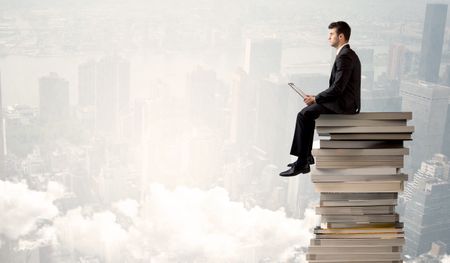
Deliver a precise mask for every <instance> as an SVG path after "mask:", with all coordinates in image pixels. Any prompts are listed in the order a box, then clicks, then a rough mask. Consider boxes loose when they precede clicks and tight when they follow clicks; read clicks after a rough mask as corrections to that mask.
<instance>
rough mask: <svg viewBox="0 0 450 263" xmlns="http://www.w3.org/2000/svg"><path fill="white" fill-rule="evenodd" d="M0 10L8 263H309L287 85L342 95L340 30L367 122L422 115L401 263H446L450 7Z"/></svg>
mask: <svg viewBox="0 0 450 263" xmlns="http://www.w3.org/2000/svg"><path fill="white" fill-rule="evenodd" d="M0 2H1V6H2V10H1V11H0V185H1V189H2V190H1V191H0V221H1V222H2V224H1V225H0V262H5V263H10V262H11V263H56V262H57V263H60V262H62V263H116V262H139V263H140V262H155V263H161V262H243V263H263V262H265V263H269V262H291V263H294V262H307V261H306V257H305V254H306V251H307V248H308V244H309V240H310V238H311V237H312V235H313V231H312V229H313V228H314V227H315V226H316V225H317V222H318V221H319V216H318V215H316V214H315V212H314V207H315V206H316V205H317V203H318V200H319V195H318V193H316V192H315V191H314V187H313V185H312V183H311V178H310V176H309V175H299V176H296V177H290V178H283V177H280V176H278V174H279V173H280V172H281V171H284V170H285V169H286V165H287V164H288V163H290V162H292V161H293V160H294V159H293V158H294V157H293V156H290V155H289V149H290V144H291V142H292V134H293V130H294V128H295V117H296V115H297V113H298V112H299V111H300V110H301V109H302V108H303V107H304V106H305V104H304V102H303V100H302V99H301V97H299V96H298V95H297V94H296V93H295V92H294V91H293V90H291V89H290V88H289V86H288V85H287V83H288V82H293V83H295V84H296V85H297V86H299V87H301V88H302V89H303V90H304V91H305V92H306V93H308V94H317V93H319V92H320V91H322V90H324V89H326V88H328V81H329V76H330V71H331V67H332V65H333V62H334V56H335V50H334V49H333V48H332V47H330V46H329V44H328V41H327V36H328V25H329V24H330V23H331V22H334V21H339V20H343V21H346V22H348V23H349V25H350V26H351V27H352V34H351V38H350V45H351V47H352V49H354V50H355V51H356V53H357V54H358V56H359V58H360V60H361V65H362V86H361V90H362V92H361V100H362V101H361V105H362V109H361V112H402V111H403V112H412V116H413V117H412V120H411V121H410V125H412V126H414V127H415V131H414V133H413V140H412V141H411V142H409V144H408V145H407V147H409V149H410V154H409V156H406V157H405V168H404V169H403V170H404V172H405V173H407V174H409V179H408V183H407V185H406V187H405V191H404V193H403V194H401V195H399V203H398V206H397V210H398V211H397V212H398V213H399V214H400V217H401V220H402V221H403V222H404V228H405V235H406V238H405V239H406V243H405V246H404V251H403V256H404V259H405V262H410V263H413V262H444V263H445V262H450V203H449V202H448V200H449V199H450V160H449V158H450V106H449V105H450V19H448V5H449V4H450V3H449V2H448V1H440V2H439V3H435V2H429V1H426V0H412V1H407V2H405V1H400V0H390V1H387V0H378V1H361V0H347V1H344V2H342V1H340V2H339V1H331V0H323V1H308V0H304V1H303V0H302V1H296V0H279V1H274V0H260V1H256V0H247V1H236V0H229V1H224V0H211V1H194V0H185V1H178V0H169V1H165V2H162V1H154V0H147V1H145V0H130V1H123V0H110V1H107V0H95V1H87V0H79V1H69V0H59V1H57V0H42V1H33V0H16V1H13V0H0ZM317 143H318V135H317V134H316V135H315V144H317Z"/></svg>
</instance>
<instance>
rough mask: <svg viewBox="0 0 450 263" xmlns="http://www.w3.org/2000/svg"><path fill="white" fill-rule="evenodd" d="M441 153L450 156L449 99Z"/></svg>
mask: <svg viewBox="0 0 450 263" xmlns="http://www.w3.org/2000/svg"><path fill="white" fill-rule="evenodd" d="M442 144H443V146H442V153H443V154H445V155H447V156H450V98H449V100H448V106H447V119H446V121H445V131H444V142H443V143H442Z"/></svg>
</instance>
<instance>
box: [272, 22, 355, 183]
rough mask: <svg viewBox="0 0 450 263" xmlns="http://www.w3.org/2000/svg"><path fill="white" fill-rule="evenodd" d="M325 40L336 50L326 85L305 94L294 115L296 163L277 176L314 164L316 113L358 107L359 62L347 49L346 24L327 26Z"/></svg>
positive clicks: (352, 111)
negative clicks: (303, 106) (295, 116)
mask: <svg viewBox="0 0 450 263" xmlns="http://www.w3.org/2000/svg"><path fill="white" fill-rule="evenodd" d="M328 29H329V32H328V41H329V42H330V45H331V46H332V47H334V48H336V49H337V52H336V59H335V61H334V64H333V69H332V71H331V76H330V81H329V85H330V86H329V88H328V89H326V90H324V91H322V92H321V93H319V94H318V95H317V96H310V95H308V96H306V97H305V98H304V102H305V103H306V104H307V106H306V107H305V108H303V109H302V111H300V112H299V113H298V115H297V123H296V125H295V133H294V139H293V141H292V147H291V155H294V156H297V157H298V159H297V161H296V162H294V163H291V164H288V166H290V167H291V168H290V169H289V170H287V171H284V172H282V173H280V176H295V175H297V174H300V173H309V172H310V167H309V165H310V164H314V158H313V157H312V155H311V149H312V143H313V138H314V128H315V125H316V122H315V120H316V119H317V118H318V117H319V116H320V114H332V113H337V114H355V113H358V112H359V109H360V107H361V63H360V61H359V58H358V56H357V55H356V53H355V52H354V51H353V50H352V49H350V45H349V44H348V41H349V39H350V33H351V29H350V26H349V25H348V24H347V23H346V22H343V21H338V22H333V23H331V24H330V25H329V26H328Z"/></svg>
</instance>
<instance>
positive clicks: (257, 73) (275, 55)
mask: <svg viewBox="0 0 450 263" xmlns="http://www.w3.org/2000/svg"><path fill="white" fill-rule="evenodd" d="M280 68H281V40H280V39H276V38H264V39H258V40H255V39H247V42H246V46H245V60H244V70H245V71H246V72H247V74H249V76H251V77H259V78H260V77H268V76H269V75H270V74H277V73H279V72H280Z"/></svg>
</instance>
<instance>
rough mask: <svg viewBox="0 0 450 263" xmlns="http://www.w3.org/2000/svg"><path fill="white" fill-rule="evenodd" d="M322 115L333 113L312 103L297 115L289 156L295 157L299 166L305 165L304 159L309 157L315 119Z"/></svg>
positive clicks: (305, 160)
mask: <svg viewBox="0 0 450 263" xmlns="http://www.w3.org/2000/svg"><path fill="white" fill-rule="evenodd" d="M324 113H334V112H333V111H331V110H329V109H327V108H325V107H324V106H322V105H320V104H317V103H314V104H312V105H309V106H306V107H304V108H303V109H302V110H301V111H300V112H299V113H298V114H297V122H296V124H295V132H294V139H293V140H292V146H291V155H294V156H297V157H298V158H299V161H300V162H301V164H306V162H307V159H306V158H307V157H308V156H309V155H311V149H312V144H313V140H314V129H315V127H316V119H317V118H319V116H320V114H324Z"/></svg>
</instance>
